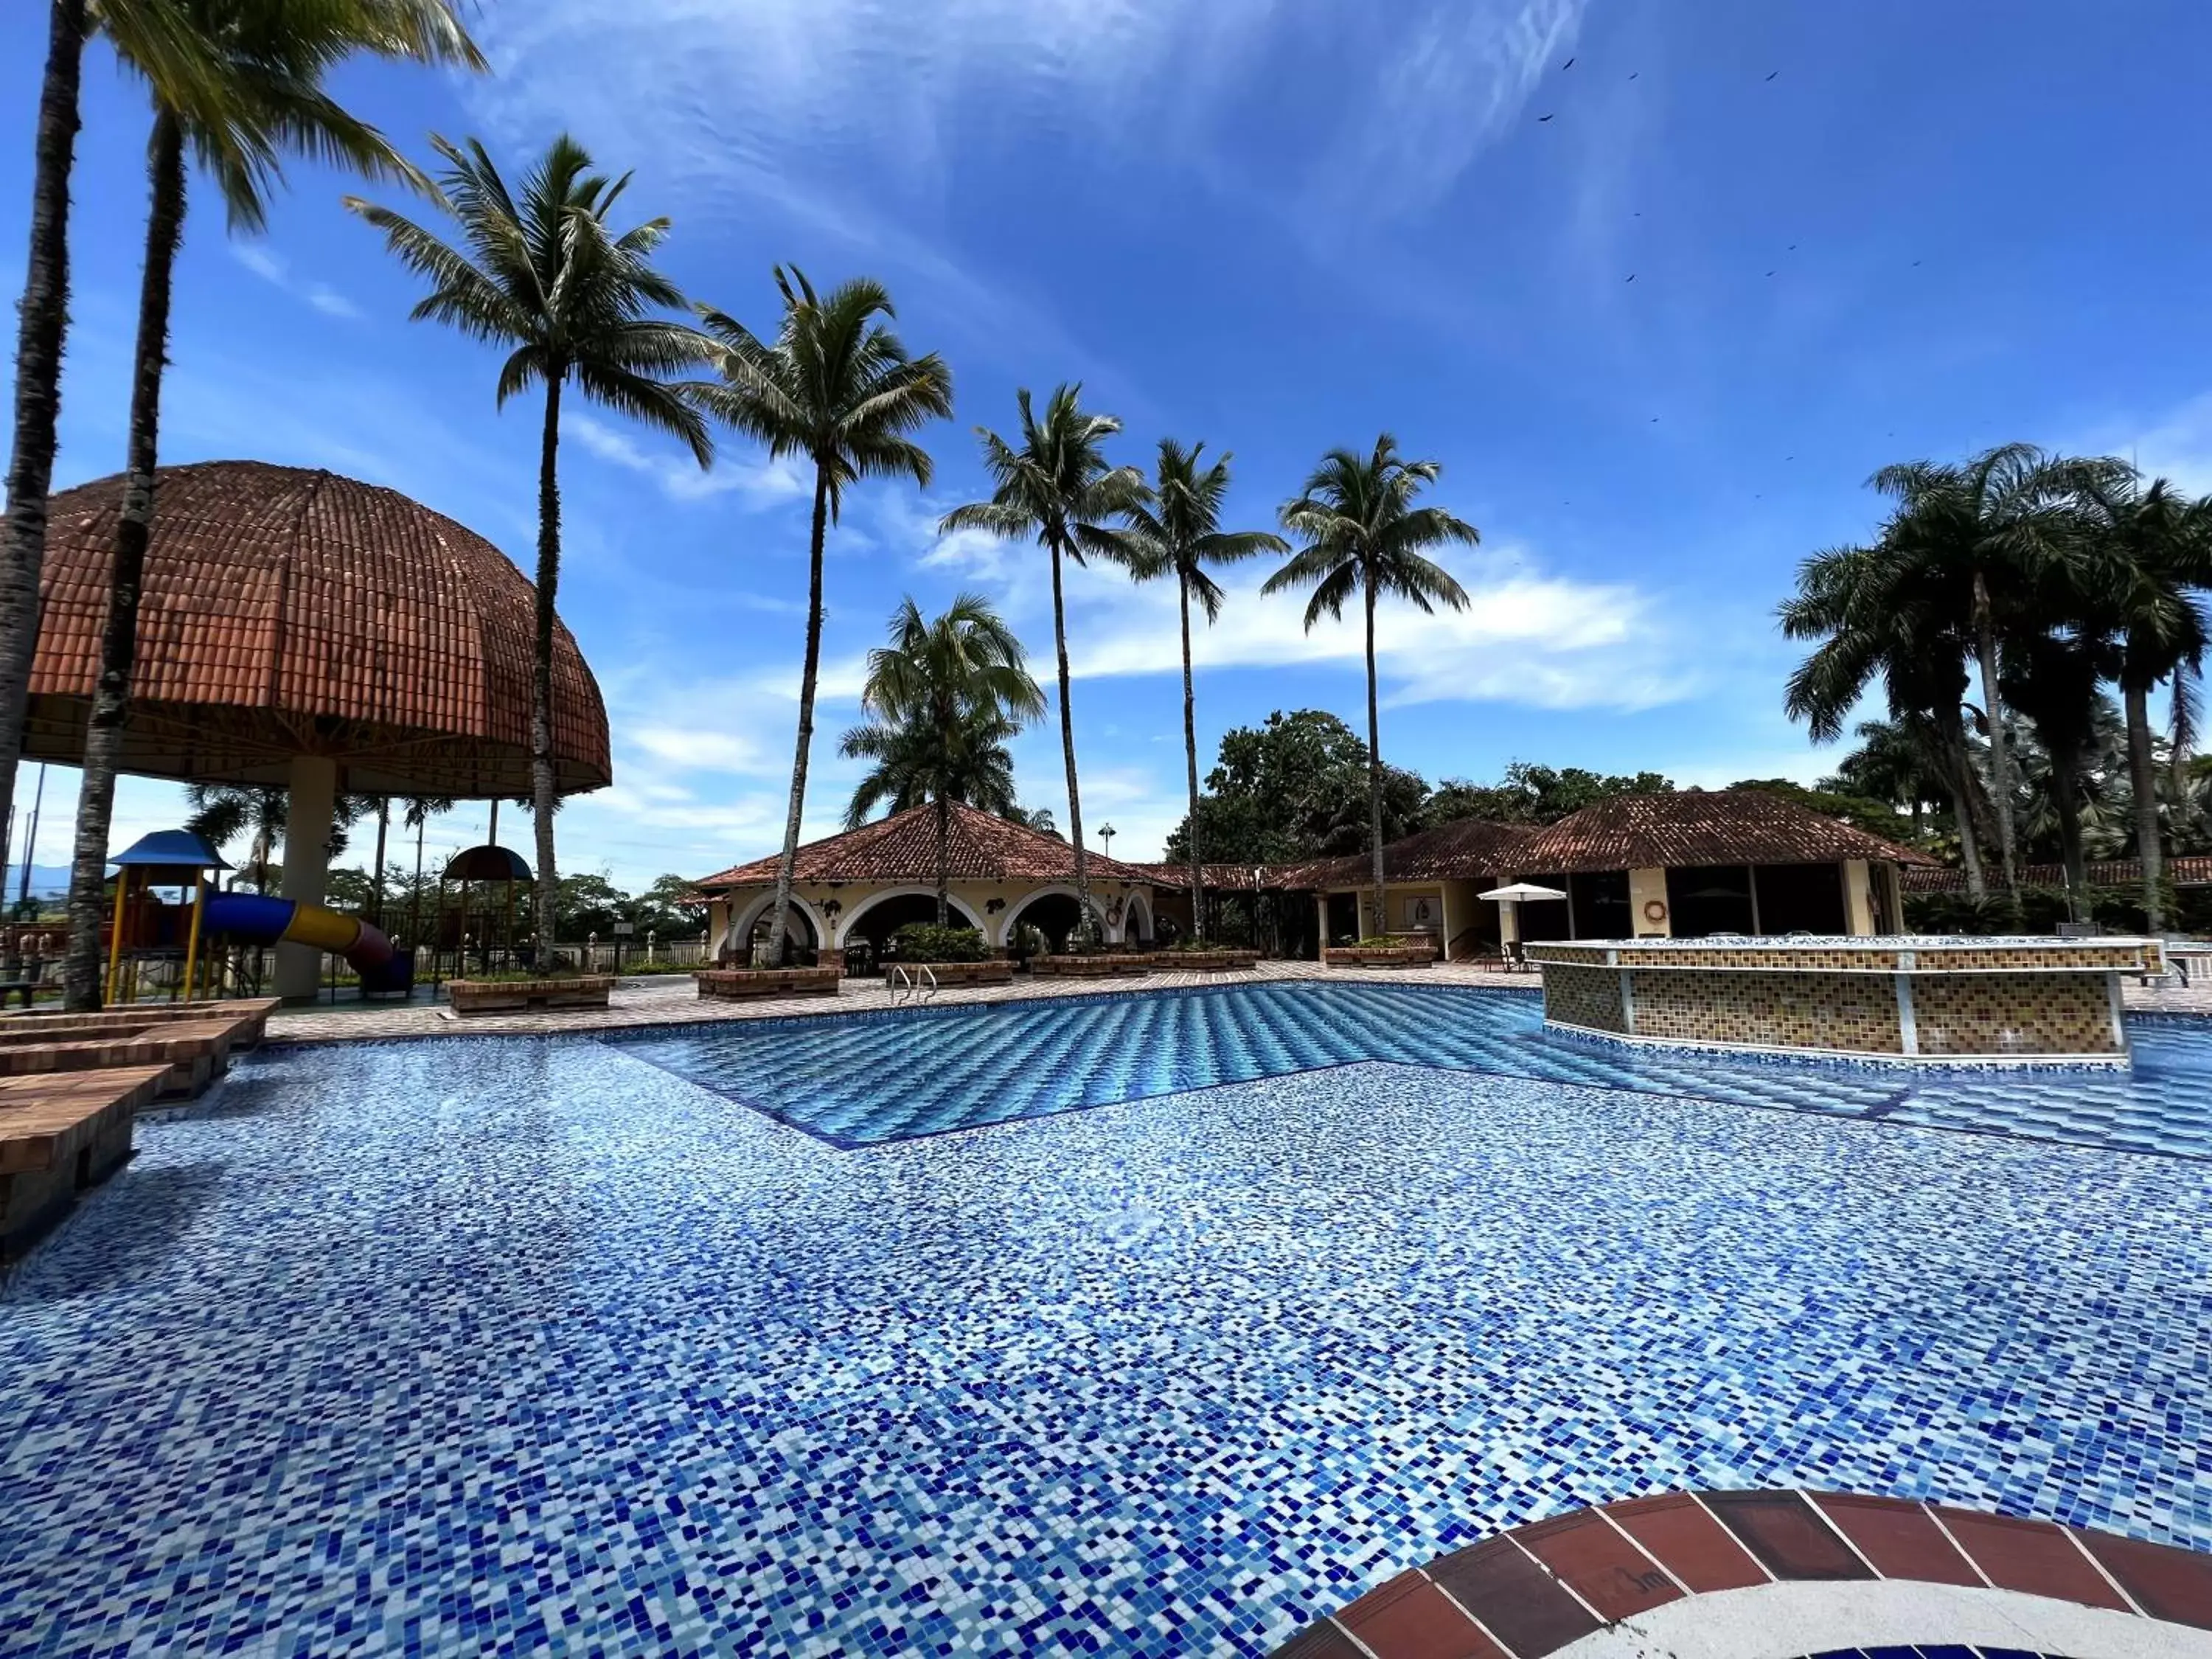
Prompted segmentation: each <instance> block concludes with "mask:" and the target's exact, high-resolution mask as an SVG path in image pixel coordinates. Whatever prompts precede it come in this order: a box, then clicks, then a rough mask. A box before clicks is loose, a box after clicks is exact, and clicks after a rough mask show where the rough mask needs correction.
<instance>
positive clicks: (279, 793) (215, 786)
mask: <svg viewBox="0 0 2212 1659" xmlns="http://www.w3.org/2000/svg"><path fill="white" fill-rule="evenodd" d="M185 805H187V806H188V807H190V808H191V814H190V816H188V817H186V818H185V826H184V827H185V829H189V830H191V832H192V833H193V834H194V835H196V836H198V837H199V838H200V839H201V840H202V841H204V842H207V844H208V845H209V846H210V847H214V848H222V847H225V846H228V844H229V843H230V842H234V841H235V840H237V839H238V838H239V836H252V842H251V844H250V845H249V847H248V848H247V851H246V869H247V870H248V871H250V872H252V875H253V882H254V890H256V891H257V892H264V893H265V892H267V891H268V890H269V865H270V860H271V859H272V858H273V857H274V856H275V853H276V843H277V842H281V841H283V839H284V824H285V819H286V817H287V816H288V814H289V810H290V806H291V798H290V795H289V792H288V791H287V790H285V789H284V788H283V787H282V786H281V785H278V784H273V783H264V784H252V785H241V784H228V783H188V784H186V785H185ZM374 806H375V799H374V797H373V796H368V795H340V796H339V797H338V798H337V803H336V805H335V806H334V808H333V809H332V811H331V829H330V834H329V836H328V837H327V838H326V839H325V842H324V843H323V848H324V851H325V854H328V856H330V857H331V858H337V857H338V856H339V855H340V854H343V852H344V851H345V850H346V848H347V845H348V844H349V842H350V840H351V837H350V836H349V835H348V834H347V831H348V830H349V829H352V827H353V826H354V825H355V824H356V823H359V822H360V821H361V820H362V818H363V817H367V816H368V813H369V812H370V811H374Z"/></svg>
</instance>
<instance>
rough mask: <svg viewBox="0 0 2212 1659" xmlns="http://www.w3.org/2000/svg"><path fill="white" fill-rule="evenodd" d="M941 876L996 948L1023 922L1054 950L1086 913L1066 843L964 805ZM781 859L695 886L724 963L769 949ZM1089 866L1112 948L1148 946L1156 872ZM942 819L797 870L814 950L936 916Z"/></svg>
mask: <svg viewBox="0 0 2212 1659" xmlns="http://www.w3.org/2000/svg"><path fill="white" fill-rule="evenodd" d="M945 853H946V857H945V868H946V871H947V872H948V873H949V875H950V877H951V880H950V882H949V884H948V896H949V898H950V901H951V909H952V912H953V919H954V921H956V922H959V923H964V924H966V925H967V926H969V927H975V928H977V929H979V930H980V931H981V933H982V934H983V937H984V939H985V940H986V941H987V943H989V944H990V945H992V946H994V948H1005V947H1006V946H1008V945H1012V943H1013V940H1014V933H1015V930H1016V928H1017V927H1019V926H1021V925H1022V924H1024V922H1027V923H1030V924H1032V925H1035V926H1036V927H1039V928H1040V929H1041V930H1042V931H1043V932H1044V933H1046V935H1047V936H1048V938H1049V939H1053V940H1054V942H1058V941H1059V940H1060V939H1064V938H1065V937H1066V933H1067V931H1068V928H1069V927H1070V926H1071V925H1072V924H1073V921H1074V919H1075V917H1076V916H1077V915H1078V914H1079V913H1078V911H1077V909H1076V905H1075V849H1074V848H1073V847H1071V846H1070V845H1069V844H1068V843H1067V842H1065V841H1063V840H1061V839H1060V837H1059V836H1051V835H1046V834H1044V833H1042V831H1039V830H1036V829H1030V827H1029V826H1028V825H1026V824H1020V823H1010V822H1009V821H1007V820H1006V819H1005V818H1002V817H996V816H994V814H992V813H989V812H983V811H977V810H976V809H975V808H974V807H972V806H964V805H958V804H957V803H956V804H955V805H953V806H952V808H951V813H950V824H949V833H948V835H947V836H946V846H945ZM777 862H778V858H777V855H776V854H769V856H767V857H765V858H758V859H755V860H751V861H750V863H746V864H740V865H737V866H732V868H730V869H727V870H723V871H720V872H716V873H715V874H714V875H711V876H708V877H705V878H702V879H701V880H700V881H698V882H697V883H696V884H695V887H696V890H697V891H698V892H699V893H701V894H702V896H705V898H706V900H707V902H708V929H709V931H710V933H711V935H712V939H713V942H714V949H715V950H716V951H717V952H718V953H720V952H723V951H743V950H744V947H746V946H747V945H750V943H752V942H755V941H756V940H757V939H765V938H766V936H767V930H768V928H769V926H770V924H771V922H772V921H773V917H772V916H771V915H770V912H771V910H772V909H773V908H774V905H775V878H776V865H777ZM1085 864H1086V865H1087V866H1088V870H1087V873H1088V875H1089V878H1090V883H1091V900H1092V902H1093V904H1094V905H1095V906H1096V907H1097V911H1098V916H1099V925H1100V928H1101V931H1102V932H1103V933H1104V935H1105V937H1106V939H1108V940H1109V942H1121V941H1133V940H1139V939H1151V938H1152V920H1153V918H1152V899H1153V891H1152V889H1153V877H1152V872H1151V871H1150V870H1148V869H1146V868H1145V867H1143V866H1138V865H1133V864H1125V863H1123V862H1122V861H1121V860H1119V859H1109V858H1106V857H1103V856H1102V855H1101V854H1098V853H1097V852H1095V851H1093V852H1087V853H1086V856H1085ZM937 869H938V860H937V818H936V813H935V811H934V810H933V808H931V807H927V806H917V807H914V808H912V809H910V810H908V811H904V812H895V813H893V814H892V815H891V816H890V817H887V818H880V819H878V820H877V821H876V822H875V823H866V824H862V825H861V826H860V828H859V829H848V830H846V831H845V832H844V833H843V834H842V835H836V836H827V837H825V838H824V839H823V840H821V841H814V842H806V843H805V845H804V846H802V847H800V848H799V854H798V858H797V860H795V861H794V863H793V869H792V876H793V884H792V892H793V898H794V900H795V901H796V902H795V904H794V906H793V909H794V913H795V914H796V915H798V916H799V917H800V918H801V919H802V920H801V921H800V922H799V932H800V933H803V934H805V935H807V936H808V940H809V943H810V944H817V945H818V944H820V943H823V942H824V941H826V942H827V943H829V944H830V945H836V946H839V947H844V946H847V945H850V944H851V943H853V942H854V940H856V939H861V938H866V939H869V940H871V942H872V943H873V944H874V945H878V946H880V945H881V943H882V940H883V939H884V938H887V937H888V936H889V935H890V933H892V932H894V931H896V928H897V927H900V926H902V925H903V924H904V923H906V922H909V921H934V920H936V915H937V908H936V907H937V897H936V895H937Z"/></svg>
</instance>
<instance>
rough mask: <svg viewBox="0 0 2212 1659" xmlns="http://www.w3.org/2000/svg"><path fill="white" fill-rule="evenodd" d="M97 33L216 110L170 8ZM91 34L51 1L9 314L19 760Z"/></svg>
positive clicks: (215, 83) (215, 90)
mask: <svg viewBox="0 0 2212 1659" xmlns="http://www.w3.org/2000/svg"><path fill="white" fill-rule="evenodd" d="M97 22H98V26H99V27H100V28H101V29H102V30H104V31H105V32H106V33H107V34H108V36H109V37H110V38H111V39H112V41H113V42H114V45H115V49H116V52H117V54H118V56H119V57H120V58H122V60H123V61H124V62H125V63H126V64H130V65H131V67H132V68H133V69H134V70H137V73H138V74H140V75H141V76H144V77H145V79H146V80H147V81H148V82H149V83H150V84H151V85H152V86H153V88H155V103H156V104H157V105H161V106H171V107H176V108H191V109H197V110H203V111H204V110H206V109H208V108H209V107H210V106H215V107H218V108H219V107H220V104H221V101H222V100H221V88H220V80H221V77H220V75H219V72H218V71H219V68H220V66H219V64H217V63H216V58H215V54H214V53H213V52H211V50H210V45H211V43H210V41H209V40H206V39H205V38H204V37H202V36H201V35H199V34H198V33H196V32H195V31H194V29H193V28H192V27H191V19H190V17H189V16H187V15H185V13H184V12H183V10H182V9H179V7H177V6H176V5H174V4H173V3H171V0H139V3H131V0H103V3H101V5H100V8H99V14H98V19H97ZM93 27H94V15H93V14H92V13H91V12H90V11H89V10H88V8H87V5H86V0H51V3H50V5H49V7H48V12H47V24H46V73H45V76H44V77H43V78H42V80H41V82H40V90H39V120H38V136H37V139H36V141H35V144H36V147H35V149H34V152H33V157H34V159H33V171H32V184H31V246H30V257H29V258H27V260H26V261H25V263H24V268H23V297H22V300H21V303H20V304H19V306H18V307H17V310H16V317H17V333H16V343H15V435H14V440H13V443H12V445H11V447H10V449H9V463H8V482H7V501H8V506H7V518H6V522H5V525H4V526H0V755H8V756H14V755H16V754H20V753H21V750H22V747H23V741H22V739H23V706H24V702H25V696H26V693H27V690H29V686H30V679H31V658H32V655H33V652H34V651H35V650H36V649H37V647H38V639H39V577H40V570H41V568H43V567H44V565H45V562H46V497H47V495H48V493H49V492H50V490H51V489H52V484H53V473H54V448H55V434H54V428H55V423H56V421H57V418H58V415H59V413H60V409H61V372H62V352H63V347H64V343H65V342H66V338H67V335H68V331H69V208H70V171H71V169H72V167H74V165H75V163H76V134H77V129H78V127H79V125H81V122H80V119H79V117H78V113H77V91H78V84H79V82H80V79H81V76H82V65H83V59H84V46H85V41H86V40H87V39H88V37H89V35H90V34H91V33H92V30H93ZM218 119H219V117H218ZM14 801H15V767H14V766H13V765H12V764H9V765H7V766H4V767H0V823H7V822H8V821H9V809H10V808H11V807H12V805H14Z"/></svg>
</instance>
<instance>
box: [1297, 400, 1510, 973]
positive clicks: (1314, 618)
mask: <svg viewBox="0 0 2212 1659" xmlns="http://www.w3.org/2000/svg"><path fill="white" fill-rule="evenodd" d="M1442 473H1443V465H1442V463H1440V462H1437V461H1409V460H1407V459H1405V457H1403V456H1402V455H1401V454H1399V453H1398V441H1397V440H1396V439H1395V438H1394V437H1392V436H1391V435H1389V433H1387V432H1386V433H1384V434H1383V435H1382V436H1380V437H1379V438H1377V439H1376V441H1375V447H1374V450H1373V451H1372V453H1369V454H1365V455H1362V454H1360V453H1358V451H1357V450H1352V449H1333V450H1331V451H1329V453H1328V454H1327V455H1326V456H1324V457H1323V458H1322V463H1321V465H1319V466H1317V467H1316V468H1315V469H1314V471H1313V475H1312V476H1311V477H1309V478H1308V479H1307V480H1306V484H1305V489H1304V492H1303V493H1302V494H1300V495H1299V496H1298V497H1297V500H1296V501H1289V502H1286V503H1285V505H1284V507H1283V512H1282V520H1283V528H1284V529H1285V530H1287V531H1289V532H1291V534H1292V535H1293V536H1296V537H1297V538H1298V539H1299V540H1300V541H1301V542H1302V543H1303V544H1304V545H1302V546H1301V547H1300V548H1299V549H1298V550H1297V552H1296V553H1294V554H1293V555H1291V560H1290V562H1288V563H1287V564H1285V565H1284V567H1283V568H1281V569H1280V570H1278V571H1277V572H1275V574H1273V575H1272V576H1270V577H1268V578H1267V582H1266V583H1265V584H1264V585H1263V586H1261V590H1260V591H1261V592H1263V593H1278V592H1282V591H1284V590H1285V589H1286V588H1311V589H1312V590H1313V597H1312V598H1311V599H1309V600H1307V602H1306V622H1305V625H1306V631H1307V632H1308V633H1311V632H1312V631H1313V625H1314V624H1315V623H1317V622H1319V621H1320V620H1321V619H1322V617H1324V616H1327V617H1336V618H1341V617H1343V615H1344V605H1345V601H1346V600H1347V599H1352V597H1354V596H1355V595H1357V596H1358V599H1359V601H1360V605H1361V608H1362V609H1363V611H1364V612H1365V616H1366V623H1367V836H1368V846H1369V850H1370V854H1371V855H1372V857H1373V859H1374V865H1375V867H1374V877H1375V916H1376V927H1377V929H1380V928H1381V927H1383V926H1384V925H1385V922H1386V919H1387V913H1386V911H1385V909H1384V899H1383V721H1382V714H1381V712H1380V708H1379V702H1378V698H1377V696H1376V680H1375V607H1376V602H1377V601H1378V600H1381V599H1386V598H1392V597H1395V598H1397V599H1404V600H1406V601H1407V603H1408V604H1410V605H1413V606H1415V607H1416V608H1417V609H1419V610H1420V611H1423V612H1430V611H1434V610H1435V609H1436V607H1437V605H1446V606H1449V608H1450V609H1452V610H1454V611H1463V610H1465V609H1466V608H1467V604H1468V598H1467V590H1466V589H1465V588H1463V587H1462V586H1460V585H1459V583H1458V582H1457V581H1456V580H1454V579H1453V577H1452V574H1451V573H1450V572H1449V571H1448V570H1446V569H1445V568H1443V566H1442V565H1439V564H1437V563H1434V562H1431V560H1430V559H1429V558H1427V557H1426V555H1427V554H1428V553H1429V552H1431V550H1435V549H1437V548H1441V547H1443V546H1446V545H1448V544H1455V543H1456V544H1460V545H1462V546H1466V547H1473V546H1474V545H1475V544H1477V543H1478V542H1479V541H1480V539H1481V532H1479V531H1478V530H1476V529H1475V527H1474V526H1473V525H1471V524H1469V523H1468V522H1467V520H1464V519H1461V518H1455V516H1453V515H1452V514H1451V513H1447V512H1445V511H1444V510H1443V508H1442V507H1416V506H1415V505H1414V504H1413V502H1414V499H1415V497H1417V496H1418V495H1419V494H1420V493H1421V491H1422V490H1423V489H1425V488H1426V487H1427V486H1428V485H1430V484H1432V483H1435V482H1436V481H1437V478H1438V477H1440V476H1441V475H1442Z"/></svg>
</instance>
